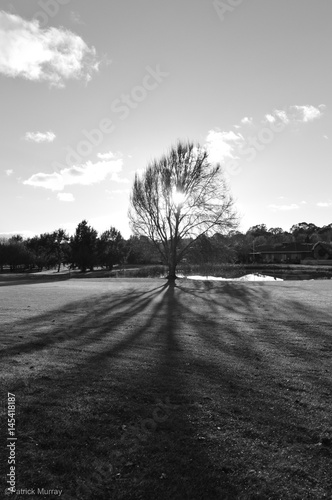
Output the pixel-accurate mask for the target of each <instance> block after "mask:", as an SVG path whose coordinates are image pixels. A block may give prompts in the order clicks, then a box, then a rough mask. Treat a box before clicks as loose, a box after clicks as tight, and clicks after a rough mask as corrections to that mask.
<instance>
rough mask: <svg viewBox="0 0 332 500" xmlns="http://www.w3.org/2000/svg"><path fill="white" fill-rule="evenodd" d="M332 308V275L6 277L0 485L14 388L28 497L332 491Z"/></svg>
mask: <svg viewBox="0 0 332 500" xmlns="http://www.w3.org/2000/svg"><path fill="white" fill-rule="evenodd" d="M331 306H332V281H330V280H325V281H324V280H322V281H292V282H208V281H205V282H203V281H190V280H178V281H177V283H176V286H175V287H174V286H167V285H166V283H165V281H164V280H162V279H139V278H137V279H132V280H130V279H121V278H119V279H112V278H111V279H103V278H101V279H93V278H90V279H80V280H74V279H71V280H67V281H54V282H52V281H46V282H36V283H34V282H33V281H31V280H30V281H17V282H16V281H15V280H8V281H3V282H0V324H1V333H0V346H1V365H0V366H1V368H0V384H1V394H2V401H3V403H2V405H1V435H2V443H3V445H2V446H3V448H2V451H3V450H5V453H4V454H3V453H1V455H2V456H3V455H4V458H2V459H1V464H0V465H1V477H2V485H1V490H2V492H1V493H0V496H1V495H3V498H5V495H4V490H5V488H6V474H8V472H9V465H8V464H7V456H8V453H9V452H8V448H6V437H7V416H6V411H7V408H6V404H7V393H8V392H10V393H13V394H15V402H16V436H17V441H16V465H15V466H16V489H17V490H19V489H24V488H26V489H31V490H33V489H34V490H35V491H36V495H33V494H31V495H29V498H38V499H40V498H59V496H56V495H55V494H48V495H46V494H45V495H37V491H38V488H40V489H42V488H45V490H62V494H61V497H60V498H62V499H65V500H69V499H73V500H80V499H82V500H89V499H91V500H92V499H93V500H99V499H100V500H111V499H112V500H113V499H116V500H117V499H123V500H131V499H142V500H149V499H151V500H152V499H153V500H155V499H158V500H159V499H160V500H166V499H167V500H169V499H172V500H173V499H188V500H193V499H221V500H223V499H292V500H293V499H323V498H327V499H331V498H332V479H331V478H332V414H331V413H332V412H331V408H332V405H331V388H332V370H331V367H332V366H331V365H332V363H331V356H332V333H331V324H332V307H331ZM1 498H2V497H1Z"/></svg>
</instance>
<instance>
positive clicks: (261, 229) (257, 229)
mask: <svg viewBox="0 0 332 500" xmlns="http://www.w3.org/2000/svg"><path fill="white" fill-rule="evenodd" d="M267 233H268V230H267V227H266V225H265V224H257V225H256V226H252V227H250V228H249V229H248V231H247V234H251V235H252V236H253V237H254V238H257V237H258V236H266V235H267Z"/></svg>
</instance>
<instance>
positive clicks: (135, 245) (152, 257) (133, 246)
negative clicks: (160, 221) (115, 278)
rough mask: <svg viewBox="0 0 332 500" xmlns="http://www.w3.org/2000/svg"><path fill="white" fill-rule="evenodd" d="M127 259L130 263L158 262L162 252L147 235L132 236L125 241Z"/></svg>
mask: <svg viewBox="0 0 332 500" xmlns="http://www.w3.org/2000/svg"><path fill="white" fill-rule="evenodd" d="M125 260H126V262H128V264H156V263H159V262H160V253H159V251H158V250H157V248H156V246H155V245H154V244H153V242H152V241H151V240H150V239H149V238H148V237H147V236H130V238H129V239H128V240H127V241H126V243H125Z"/></svg>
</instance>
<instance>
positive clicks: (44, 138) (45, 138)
mask: <svg viewBox="0 0 332 500" xmlns="http://www.w3.org/2000/svg"><path fill="white" fill-rule="evenodd" d="M55 138H56V135H55V133H54V132H52V131H50V130H49V131H48V132H27V133H26V134H25V136H24V139H25V140H26V141H32V142H38V143H39V142H53V141H54V139H55Z"/></svg>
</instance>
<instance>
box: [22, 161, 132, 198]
mask: <svg viewBox="0 0 332 500" xmlns="http://www.w3.org/2000/svg"><path fill="white" fill-rule="evenodd" d="M122 165H123V160H122V159H118V160H113V161H99V162H97V163H92V162H91V161H88V162H87V163H85V164H84V165H78V166H76V165H73V166H72V167H67V168H63V169H62V170H60V172H53V173H52V174H44V173H38V174H34V175H32V176H31V177H30V178H29V179H27V180H26V181H24V182H23V184H26V185H28V186H36V187H43V188H45V189H50V190H52V191H62V190H63V189H64V188H65V186H73V185H75V184H78V185H82V186H90V185H91V184H96V183H98V182H101V181H104V180H105V179H106V178H107V177H109V178H110V180H112V181H114V182H129V181H128V180H127V179H124V178H120V177H119V176H118V174H119V172H121V170H122Z"/></svg>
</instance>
